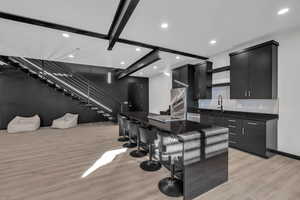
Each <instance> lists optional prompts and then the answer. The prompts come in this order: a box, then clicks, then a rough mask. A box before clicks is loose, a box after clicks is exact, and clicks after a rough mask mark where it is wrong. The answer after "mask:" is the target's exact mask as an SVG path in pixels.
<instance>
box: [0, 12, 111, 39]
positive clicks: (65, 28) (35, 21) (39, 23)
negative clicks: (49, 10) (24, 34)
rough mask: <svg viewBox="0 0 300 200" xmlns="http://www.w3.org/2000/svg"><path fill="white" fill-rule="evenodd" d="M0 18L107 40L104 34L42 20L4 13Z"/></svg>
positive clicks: (0, 14)
mask: <svg viewBox="0 0 300 200" xmlns="http://www.w3.org/2000/svg"><path fill="white" fill-rule="evenodd" d="M0 18H2V19H7V20H12V21H16V22H21V23H25V24H31V25H36V26H41V27H45V28H50V29H55V30H59V31H66V32H70V33H76V34H80V35H85V36H89V37H94V38H99V39H105V40H106V39H108V37H107V35H105V34H101V33H96V32H92V31H87V30H83V29H79V28H74V27H71V26H65V25H60V24H56V23H52V22H46V21H42V20H38V19H33V18H28V17H23V16H19V15H14V14H10V13H5V12H0Z"/></svg>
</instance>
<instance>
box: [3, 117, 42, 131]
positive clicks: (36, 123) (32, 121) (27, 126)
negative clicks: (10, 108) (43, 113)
mask: <svg viewBox="0 0 300 200" xmlns="http://www.w3.org/2000/svg"><path fill="white" fill-rule="evenodd" d="M40 125H41V120H40V117H39V116H38V115H34V116H33V117H20V116H16V117H15V118H14V119H13V120H11V121H10V122H9V123H8V125H7V132H8V133H19V132H28V131H35V130H37V129H39V128H40Z"/></svg>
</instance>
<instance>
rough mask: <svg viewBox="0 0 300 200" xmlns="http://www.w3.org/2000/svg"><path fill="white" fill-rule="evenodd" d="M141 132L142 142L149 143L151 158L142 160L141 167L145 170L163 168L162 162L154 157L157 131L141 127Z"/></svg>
mask: <svg viewBox="0 0 300 200" xmlns="http://www.w3.org/2000/svg"><path fill="white" fill-rule="evenodd" d="M139 133H140V140H141V142H142V143H144V144H147V145H148V150H149V160H146V161H144V162H142V163H141V164H140V167H141V168H142V169H143V170H145V171H150V172H152V171H157V170H159V169H160V168H161V164H160V163H159V162H158V161H156V160H153V159H152V158H153V152H154V146H155V144H154V143H155V142H154V141H155V140H156V139H157V134H156V131H155V130H150V129H146V128H142V127H140V128H139Z"/></svg>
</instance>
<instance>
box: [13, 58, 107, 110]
mask: <svg viewBox="0 0 300 200" xmlns="http://www.w3.org/2000/svg"><path fill="white" fill-rule="evenodd" d="M19 58H20V59H22V60H23V61H25V62H26V63H28V64H30V65H31V66H33V67H35V68H36V69H38V70H40V71H41V72H44V73H45V74H46V75H47V76H50V77H51V78H53V79H54V80H57V81H58V82H60V83H62V84H63V85H66V86H67V87H68V88H70V89H72V90H74V91H76V92H77V93H79V94H81V95H82V96H84V97H85V98H87V99H90V100H91V101H93V102H94V103H95V104H97V105H99V106H101V107H102V108H104V109H106V110H107V111H109V112H111V113H112V112H113V111H112V109H111V108H109V107H107V106H105V105H103V104H102V103H100V102H98V101H97V100H95V99H94V98H90V97H89V96H87V95H86V94H84V93H83V92H82V91H79V90H77V89H76V88H74V87H73V86H71V85H70V84H68V83H66V82H65V81H63V80H61V79H59V78H58V77H56V76H54V75H53V74H52V73H50V72H48V71H47V70H44V69H42V68H41V67H39V66H37V65H36V64H34V63H32V62H31V61H29V60H27V59H26V58H22V57H19ZM11 59H12V60H13V61H15V62H17V63H19V62H18V60H16V59H14V58H13V57H12V58H11ZM21 64H22V63H21Z"/></svg>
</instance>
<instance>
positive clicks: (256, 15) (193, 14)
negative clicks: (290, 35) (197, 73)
mask: <svg viewBox="0 0 300 200" xmlns="http://www.w3.org/2000/svg"><path fill="white" fill-rule="evenodd" d="M118 3H119V0H101V1H99V0H89V1H82V0H64V1H61V0H51V1H41V0H26V1H20V0H1V8H0V11H3V12H8V13H12V14H17V15H22V16H26V17H32V18H36V19H41V20H45V21H49V22H54V23H58V24H63V25H68V26H73V27H77V28H82V29H86V30H90V31H95V32H99V33H103V34H107V32H108V30H109V27H110V24H111V22H112V20H113V17H114V14H115V12H116V9H117V7H118ZM284 7H289V8H290V12H289V13H288V14H287V15H284V16H278V15H277V11H278V10H279V9H281V8H284ZM299 10H300V1H299V0H189V1H183V0H151V1H150V0H148V1H147V0H143V1H140V3H139V4H138V6H137V8H136V10H135V11H134V13H133V15H132V16H131V18H130V20H129V22H128V24H127V26H126V27H125V29H124V31H123V32H122V34H121V37H122V38H126V39H131V40H135V41H139V42H145V43H149V44H153V45H158V46H163V47H167V48H172V49H175V50H180V51H186V52H190V53H194V54H198V55H202V56H208V57H209V56H211V55H215V54H217V53H218V52H222V51H225V50H227V49H231V48H232V47H234V46H237V45H239V44H242V43H245V42H248V41H251V40H254V39H256V38H260V37H262V36H264V35H268V34H271V33H276V32H279V31H283V30H285V29H289V28H292V27H295V26H300V18H299V14H298V13H299ZM162 22H167V23H168V24H169V28H168V29H167V30H162V29H161V28H160V24H161V23H162ZM61 34H62V32H60V31H55V30H51V29H47V28H41V27H37V26H32V25H25V24H22V23H16V22H12V21H7V20H0V54H4V55H13V56H26V57H31V58H43V59H50V60H58V61H64V62H74V63H79V64H89V65H96V66H106V67H115V68H125V67H127V66H129V65H130V64H132V63H133V62H135V61H136V60H138V59H139V58H140V57H142V56H143V55H145V54H146V53H148V52H149V51H150V50H149V49H142V50H141V51H140V52H137V51H135V49H136V47H134V46H130V45H125V44H120V43H117V44H116V46H115V47H114V49H113V51H107V50H106V49H107V46H108V42H107V41H105V40H101V39H95V38H91V37H85V36H80V35H76V34H71V37H70V38H63V37H62V36H61ZM212 39H215V40H217V43H216V45H213V46H212V45H210V44H209V41H210V40H212ZM76 48H80V50H75V49H76ZM70 53H73V54H74V55H75V58H73V59H70V58H68V57H67V55H68V54H70ZM161 57H162V60H160V61H158V62H156V63H154V64H152V65H151V66H149V67H148V68H146V69H144V70H143V75H142V76H153V75H155V74H158V73H162V72H163V71H166V70H170V68H173V67H174V66H175V67H176V66H179V65H180V64H183V63H187V62H190V60H191V58H186V57H182V56H181V59H179V60H177V59H176V58H175V57H176V55H173V54H168V53H161ZM121 61H125V63H126V64H125V65H124V66H121V65H120V62H121ZM191 62H198V61H197V60H195V59H192V61H191ZM154 65H156V66H157V67H158V69H153V66H154ZM134 75H138V76H139V75H140V72H137V73H135V74H134Z"/></svg>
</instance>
